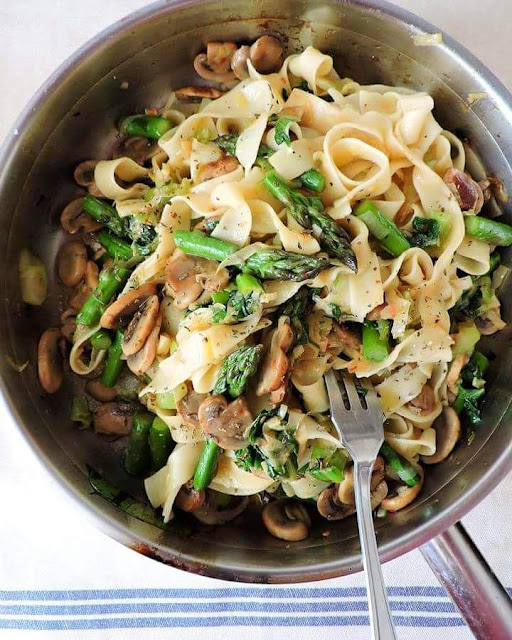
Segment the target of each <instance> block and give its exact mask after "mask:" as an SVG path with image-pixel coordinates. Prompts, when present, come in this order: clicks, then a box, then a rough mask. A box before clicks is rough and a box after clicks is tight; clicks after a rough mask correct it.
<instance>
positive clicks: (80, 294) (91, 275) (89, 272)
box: [68, 260, 99, 311]
mask: <svg viewBox="0 0 512 640" xmlns="http://www.w3.org/2000/svg"><path fill="white" fill-rule="evenodd" d="M98 277H99V270H98V265H97V264H96V263H95V262H93V261H92V260H89V261H88V262H87V265H86V267H85V275H84V280H85V282H84V283H82V284H78V285H77V286H76V287H75V288H74V289H73V292H72V294H71V296H70V297H69V299H68V302H69V304H70V306H71V307H72V308H73V309H75V310H76V311H78V310H79V309H81V308H82V306H83V305H84V302H85V301H86V300H87V298H88V297H89V296H90V295H91V293H92V292H93V290H94V289H95V288H96V287H97V286H98Z"/></svg>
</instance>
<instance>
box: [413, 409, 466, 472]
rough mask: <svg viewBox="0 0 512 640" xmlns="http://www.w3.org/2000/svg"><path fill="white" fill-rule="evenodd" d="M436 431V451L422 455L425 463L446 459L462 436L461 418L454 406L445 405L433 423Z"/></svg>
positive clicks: (435, 462) (434, 462)
mask: <svg viewBox="0 0 512 640" xmlns="http://www.w3.org/2000/svg"><path fill="white" fill-rule="evenodd" d="M432 427H433V428H434V430H435V432H436V452H435V453H434V454H433V455H431V456H421V461H422V462H423V463H424V464H437V463H438V462H442V461H443V460H446V458H447V457H448V456H449V455H450V453H451V452H452V451H453V449H454V448H455V445H456V444H457V442H458V441H459V438H460V420H459V416H458V415H457V413H456V412H455V411H454V409H452V407H445V408H444V410H443V413H442V414H441V415H439V416H438V417H437V418H436V419H435V420H434V424H433V425H432Z"/></svg>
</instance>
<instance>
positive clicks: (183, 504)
mask: <svg viewBox="0 0 512 640" xmlns="http://www.w3.org/2000/svg"><path fill="white" fill-rule="evenodd" d="M205 498H206V492H205V491H199V490H198V489H194V482H193V480H189V481H188V482H187V483H185V484H184V485H183V486H182V487H181V489H180V490H179V491H178V495H177V496H176V501H175V503H174V504H175V505H176V506H177V507H178V509H181V510H182V511H197V510H198V509H200V508H201V507H202V506H203V504H204V502H205Z"/></svg>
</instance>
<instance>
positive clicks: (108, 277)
mask: <svg viewBox="0 0 512 640" xmlns="http://www.w3.org/2000/svg"><path fill="white" fill-rule="evenodd" d="M129 275H130V271H129V270H128V269H125V268H124V267H122V266H121V265H114V266H113V267H111V268H110V269H106V270H103V271H102V272H101V273H100V277H99V282H98V286H97V287H96V289H95V290H94V291H93V292H92V293H91V295H90V296H89V297H88V298H87V300H86V301H85V303H84V305H83V307H82V308H81V309H80V313H79V314H78V315H77V317H76V321H77V323H78V324H85V325H87V326H88V327H93V326H94V325H95V324H97V323H98V322H99V321H100V318H101V316H102V315H103V312H104V311H105V309H106V308H107V305H108V303H109V302H110V300H111V299H112V298H113V297H114V296H115V294H116V293H117V292H118V291H120V289H121V288H122V287H123V285H124V283H125V282H126V280H127V279H128V276H129Z"/></svg>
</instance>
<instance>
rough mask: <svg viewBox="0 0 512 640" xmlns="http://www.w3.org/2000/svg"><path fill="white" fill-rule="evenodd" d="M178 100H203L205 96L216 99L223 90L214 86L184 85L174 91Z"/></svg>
mask: <svg viewBox="0 0 512 640" xmlns="http://www.w3.org/2000/svg"><path fill="white" fill-rule="evenodd" d="M174 95H175V96H176V98H177V100H182V101H184V102H201V100H203V99H204V98H207V99H210V100H216V99H217V98H220V97H221V95H222V91H219V90H218V89H214V88H213V87H182V88H181V89H176V91H175V92H174Z"/></svg>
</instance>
